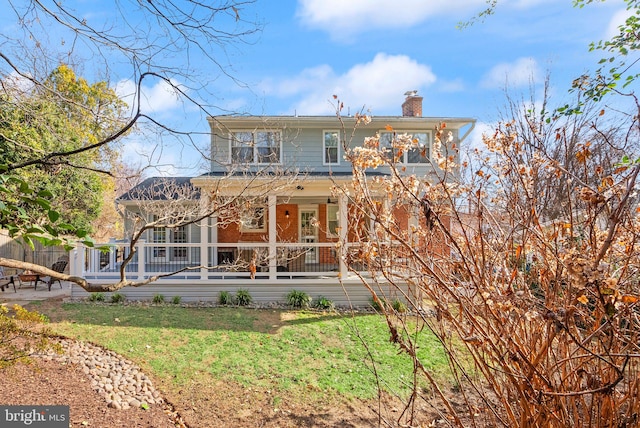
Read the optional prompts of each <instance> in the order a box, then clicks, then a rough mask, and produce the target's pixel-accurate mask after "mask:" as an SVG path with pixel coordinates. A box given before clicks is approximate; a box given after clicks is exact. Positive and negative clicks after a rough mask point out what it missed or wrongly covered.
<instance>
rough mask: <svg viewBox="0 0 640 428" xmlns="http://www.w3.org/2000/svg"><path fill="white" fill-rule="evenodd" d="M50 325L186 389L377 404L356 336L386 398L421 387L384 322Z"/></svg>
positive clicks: (69, 312) (90, 314)
mask: <svg viewBox="0 0 640 428" xmlns="http://www.w3.org/2000/svg"><path fill="white" fill-rule="evenodd" d="M47 315H50V316H51V317H52V318H53V320H52V321H53V322H54V324H52V328H53V330H54V331H55V332H57V333H60V334H64V335H68V336H71V337H76V338H79V339H82V340H89V341H92V342H95V343H98V344H100V345H103V346H105V347H107V348H109V349H112V350H114V351H116V352H118V353H120V354H123V355H125V356H126V357H128V358H130V359H132V360H133V361H135V362H136V363H137V364H139V365H141V366H142V367H143V368H144V369H147V370H151V371H152V374H153V376H154V377H157V378H160V379H162V380H163V381H167V382H169V383H172V384H173V385H174V386H176V387H179V386H183V385H186V384H189V383H190V382H192V381H195V380H196V379H197V380H198V381H202V380H203V376H208V377H209V379H208V380H209V381H210V382H214V381H217V380H220V381H233V382H237V383H239V384H241V385H246V386H255V387H264V388H268V389H271V390H274V391H283V392H290V393H294V394H299V393H304V394H307V395H308V394H310V393H313V391H315V392H318V393H319V394H327V393H329V394H339V395H341V396H344V397H346V398H352V397H357V398H364V399H367V398H372V397H375V396H376V394H377V389H376V382H375V377H374V375H373V372H372V361H371V357H370V356H369V355H368V353H367V351H366V349H365V347H364V346H363V345H362V343H361V340H360V339H359V338H358V337H357V333H356V330H355V329H354V327H356V328H357V330H358V331H359V332H360V334H361V335H362V337H363V338H364V339H365V341H366V342H367V344H368V346H369V349H370V351H371V354H372V356H373V360H374V361H375V367H376V370H377V372H378V375H379V377H380V380H381V382H382V385H383V386H384V388H385V389H386V390H388V391H392V392H399V393H403V392H406V391H408V390H407V387H406V381H408V380H409V379H411V373H412V366H411V361H410V360H409V358H407V357H406V356H404V355H398V350H397V348H396V347H395V346H393V345H392V344H391V343H389V339H388V338H389V334H388V332H387V327H386V324H385V322H384V320H383V318H382V317H380V316H379V315H361V316H356V317H354V318H352V317H350V316H339V315H327V314H318V313H313V312H304V311H300V312H291V311H275V310H251V309H244V308H182V307H171V306H164V307H135V306H97V305H96V306H94V305H87V304H64V305H62V308H61V309H60V310H59V311H56V313H51V314H47ZM56 321H59V322H56ZM419 342H420V353H419V355H420V358H421V360H422V363H423V364H424V365H425V366H426V367H427V368H429V369H430V370H432V372H433V373H434V374H435V375H436V376H437V377H440V378H441V379H446V378H447V377H448V376H447V373H448V368H447V367H448V366H447V362H446V358H445V356H444V353H443V352H442V350H441V347H440V346H439V344H438V343H437V341H436V340H435V338H434V337H433V336H431V335H430V334H428V333H426V332H423V333H419ZM205 380H206V379H205Z"/></svg>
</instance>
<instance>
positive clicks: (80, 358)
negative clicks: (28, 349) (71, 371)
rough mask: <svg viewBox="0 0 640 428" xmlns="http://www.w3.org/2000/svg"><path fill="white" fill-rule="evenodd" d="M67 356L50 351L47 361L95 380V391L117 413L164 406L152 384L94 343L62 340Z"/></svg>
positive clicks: (121, 359) (125, 361) (128, 365)
mask: <svg viewBox="0 0 640 428" xmlns="http://www.w3.org/2000/svg"><path fill="white" fill-rule="evenodd" d="M59 343H60V345H61V346H62V349H63V351H64V352H63V353H56V352H55V351H51V350H50V351H48V352H47V353H46V354H43V355H39V356H40V357H42V358H43V359H45V360H55V361H58V362H61V363H72V364H77V365H78V366H80V368H81V370H82V371H83V372H84V373H85V374H86V375H87V376H89V377H90V378H91V387H92V388H93V389H94V390H95V391H96V392H97V393H98V394H100V396H101V397H103V398H104V399H105V401H106V402H107V405H108V406H109V407H112V408H114V409H128V408H130V407H143V408H144V407H146V406H148V405H150V404H163V403H164V400H163V399H162V397H161V396H160V393H159V392H158V391H156V389H155V388H154V387H153V384H152V383H151V380H150V379H149V378H148V377H147V376H146V375H145V374H144V373H142V372H141V371H140V368H139V367H137V366H136V365H135V364H133V363H132V362H131V361H129V360H127V359H126V358H124V357H122V356H121V355H119V354H117V353H115V352H113V351H109V350H106V349H103V348H101V347H99V346H96V345H93V344H91V343H85V342H79V341H74V340H68V339H60V340H59Z"/></svg>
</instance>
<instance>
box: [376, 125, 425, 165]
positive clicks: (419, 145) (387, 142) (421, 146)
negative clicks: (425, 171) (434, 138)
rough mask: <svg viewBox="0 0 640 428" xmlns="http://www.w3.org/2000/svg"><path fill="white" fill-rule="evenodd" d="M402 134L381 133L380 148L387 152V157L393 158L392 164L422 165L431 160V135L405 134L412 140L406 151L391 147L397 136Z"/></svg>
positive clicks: (423, 133)
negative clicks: (411, 144)
mask: <svg viewBox="0 0 640 428" xmlns="http://www.w3.org/2000/svg"><path fill="white" fill-rule="evenodd" d="M401 133H403V132H397V133H396V132H381V133H380V147H382V148H386V149H387V150H388V154H389V157H390V158H391V156H393V160H394V162H398V163H405V164H424V163H428V162H429V160H430V159H431V133H430V132H413V133H410V132H407V134H409V135H410V136H411V138H412V140H413V146H412V147H411V148H409V149H408V150H401V149H400V148H397V147H393V145H392V143H393V140H394V138H396V136H397V135H398V134H401Z"/></svg>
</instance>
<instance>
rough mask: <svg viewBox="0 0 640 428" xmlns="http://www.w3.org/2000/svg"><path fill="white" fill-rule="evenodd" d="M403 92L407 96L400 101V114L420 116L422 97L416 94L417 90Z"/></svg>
mask: <svg viewBox="0 0 640 428" xmlns="http://www.w3.org/2000/svg"><path fill="white" fill-rule="evenodd" d="M404 94H405V95H406V97H407V98H405V100H404V102H403V103H402V115H403V116H409V117H422V97H419V96H418V91H408V92H405V93H404Z"/></svg>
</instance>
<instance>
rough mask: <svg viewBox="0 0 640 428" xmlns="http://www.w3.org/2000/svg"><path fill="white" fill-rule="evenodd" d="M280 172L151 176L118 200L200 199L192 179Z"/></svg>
mask: <svg viewBox="0 0 640 428" xmlns="http://www.w3.org/2000/svg"><path fill="white" fill-rule="evenodd" d="M367 174H368V175H370V176H385V175H389V174H385V173H383V172H380V171H371V172H368V173H367ZM278 175H279V174H278V173H276V172H274V171H261V172H259V173H255V172H245V171H242V172H237V173H228V172H222V171H221V172H207V173H205V174H202V175H200V176H198V177H151V178H147V179H146V180H144V181H143V182H142V183H140V184H138V185H137V186H135V187H134V188H133V189H131V190H130V191H128V192H126V193H124V194H123V195H121V196H120V197H119V198H117V199H116V200H117V201H118V202H130V201H145V200H147V201H168V200H176V199H179V198H182V199H193V200H196V199H199V198H200V188H199V187H197V186H194V185H193V182H192V180H193V179H194V178H205V179H206V178H207V177H212V178H216V177H219V178H222V177H226V178H234V179H239V180H240V179H245V178H248V177H250V176H260V177H265V178H268V177H276V176H278ZM350 177H351V172H329V171H309V172H304V173H300V179H301V180H302V179H313V178H319V179H328V178H336V179H347V178H350Z"/></svg>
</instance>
